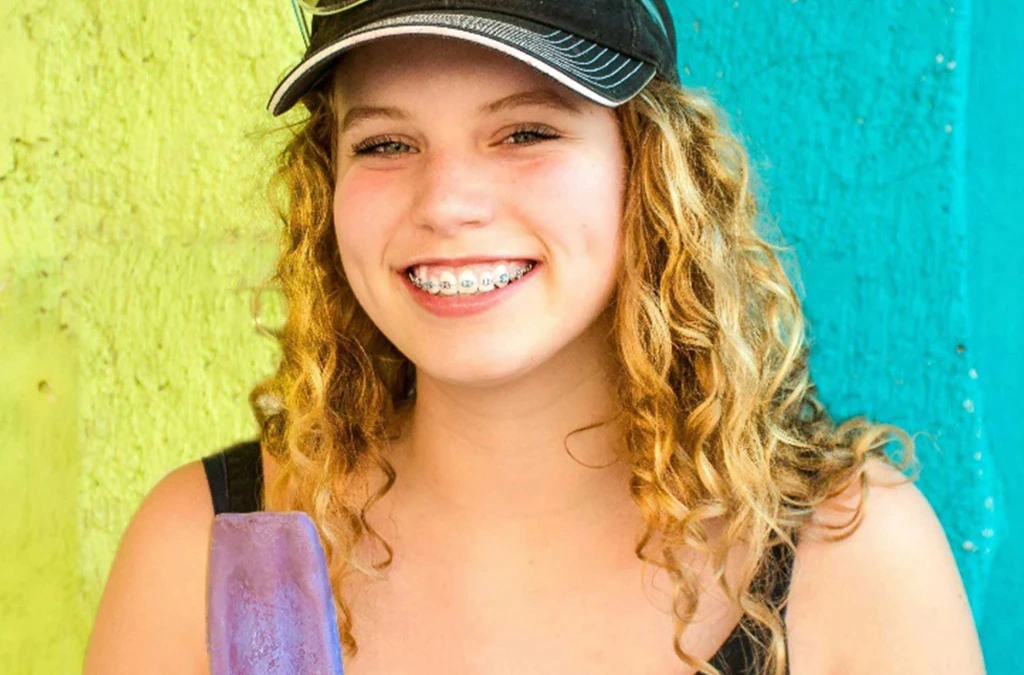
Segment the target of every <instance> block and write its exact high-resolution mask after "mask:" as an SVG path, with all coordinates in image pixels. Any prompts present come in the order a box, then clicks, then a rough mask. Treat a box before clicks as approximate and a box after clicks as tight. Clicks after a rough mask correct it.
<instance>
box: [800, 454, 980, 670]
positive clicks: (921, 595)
mask: <svg viewBox="0 0 1024 675" xmlns="http://www.w3.org/2000/svg"><path fill="white" fill-rule="evenodd" d="M867 477H868V483H869V488H868V492H867V496H866V499H865V500H864V503H863V518H862V520H861V523H860V525H859V526H858V527H857V529H856V530H854V531H853V533H852V534H851V535H850V536H849V537H847V538H845V539H842V540H839V541H828V540H827V538H826V536H824V535H825V533H824V530H822V529H819V528H811V529H808V530H807V531H806V532H805V533H804V534H803V535H801V539H800V544H799V546H798V549H797V555H796V561H795V566H794V571H793V580H792V586H791V594H790V606H789V609H788V610H787V627H788V632H789V639H790V651H791V655H792V659H793V672H794V674H795V675H799V673H802V672H834V673H844V674H850V675H855V674H857V673H880V672H898V673H908V674H914V673H922V674H923V673H928V674H929V675H934V674H940V673H957V674H958V675H959V674H966V673H971V674H980V673H984V666H983V664H982V657H981V648H980V645H979V642H978V636H977V631H976V628H975V625H974V620H973V618H972V615H971V610H970V606H969V605H968V603H967V594H966V592H965V590H964V586H963V581H962V580H961V577H960V573H959V571H958V569H957V566H956V562H955V560H954V558H953V552H952V549H951V548H950V546H949V543H948V541H947V539H946V535H945V533H944V531H943V529H942V525H941V523H940V522H939V520H938V518H937V517H936V515H935V511H934V510H933V509H932V507H931V505H930V504H929V503H928V500H927V499H926V498H925V496H924V495H923V494H922V493H921V491H920V490H919V489H918V488H917V487H916V486H915V485H914V484H913V483H911V482H909V481H908V479H907V478H906V477H905V476H904V475H903V474H901V473H900V472H899V471H897V470H896V469H894V468H892V467H890V466H889V465H887V464H885V463H884V462H882V461H880V460H871V461H870V462H869V465H868V468H867ZM860 501H861V491H860V487H859V485H852V486H850V488H848V489H847V490H846V491H845V492H843V493H842V494H840V495H837V496H836V497H835V498H833V499H831V500H829V502H827V503H825V504H823V505H822V506H821V507H820V508H819V510H818V511H817V516H818V519H819V520H820V521H821V522H822V523H831V524H834V525H841V524H843V523H846V522H848V521H849V518H850V514H851V513H852V510H853V509H855V508H856V507H857V505H858V503H859V502H860ZM801 654H806V655H808V656H807V657H806V660H807V662H808V663H807V664H801V663H800V657H801ZM811 662H813V663H814V666H813V667H811V666H810V664H811ZM802 665H807V666H808V668H805V667H802ZM809 668H810V669H809Z"/></svg>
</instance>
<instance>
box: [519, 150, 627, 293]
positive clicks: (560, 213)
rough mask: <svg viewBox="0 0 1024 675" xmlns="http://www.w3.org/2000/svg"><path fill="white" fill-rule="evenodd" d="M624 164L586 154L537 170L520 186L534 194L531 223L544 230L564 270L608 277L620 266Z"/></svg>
mask: <svg viewBox="0 0 1024 675" xmlns="http://www.w3.org/2000/svg"><path fill="white" fill-rule="evenodd" d="M621 162H622V160H621V159H620V158H619V157H618V156H616V155H610V156H604V155H602V156H599V157H595V156H592V155H581V156H580V157H579V158H577V159H575V160H574V161H571V162H557V163H552V164H551V165H550V166H548V167H545V168H541V169H539V170H536V171H533V172H531V173H530V174H529V178H528V179H526V178H524V179H523V182H522V183H521V184H520V186H519V190H518V191H519V194H520V195H522V194H529V195H531V198H530V199H529V200H525V201H524V202H523V204H524V208H529V209H531V211H532V213H531V214H530V215H529V217H528V220H527V221H526V222H532V223H536V224H537V226H538V227H542V228H543V229H544V232H543V234H542V238H543V239H544V240H545V243H546V244H547V245H548V247H549V248H550V249H552V250H551V251H550V253H551V255H552V256H553V258H554V259H555V260H556V261H557V262H560V263H561V264H562V265H563V266H567V267H572V268H577V267H580V268H582V267H586V268H587V270H589V271H588V272H587V273H588V274H593V273H601V274H608V273H609V270H613V269H614V267H615V265H617V263H618V257H619V238H620V231H621V227H622V217H623V208H624V196H625V177H624V173H623V168H622V164H621ZM527 182H528V185H526V183H527ZM524 187H525V189H524ZM559 259H560V260H559ZM595 267H598V268H601V269H600V270H598V269H595ZM605 268H608V269H605Z"/></svg>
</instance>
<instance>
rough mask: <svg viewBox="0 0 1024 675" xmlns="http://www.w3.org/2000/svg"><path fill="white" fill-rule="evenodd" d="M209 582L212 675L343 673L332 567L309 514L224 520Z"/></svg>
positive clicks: (217, 527)
mask: <svg viewBox="0 0 1024 675" xmlns="http://www.w3.org/2000/svg"><path fill="white" fill-rule="evenodd" d="M207 581H208V585H207V650H208V652H209V655H210V672H211V675H299V674H301V675H342V672H343V671H342V663H341V646H340V644H339V641H338V630H337V619H336V616H335V612H334V601H333V596H332V593H331V585H330V581H329V579H328V577H327V561H326V558H325V556H324V551H323V548H322V547H321V545H320V539H319V536H318V534H317V531H316V526H315V525H314V524H313V521H312V520H310V518H309V516H307V515H306V514H305V513H301V512H285V513H282V512H271V511H260V512H255V513H222V514H219V515H217V516H216V517H215V518H214V524H213V535H212V538H211V542H210V569H209V577H208V580H207Z"/></svg>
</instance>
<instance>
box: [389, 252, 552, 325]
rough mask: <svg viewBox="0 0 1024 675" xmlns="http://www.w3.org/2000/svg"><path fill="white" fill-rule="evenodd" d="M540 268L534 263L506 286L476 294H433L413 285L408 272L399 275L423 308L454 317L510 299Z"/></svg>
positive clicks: (487, 308)
mask: <svg viewBox="0 0 1024 675" xmlns="http://www.w3.org/2000/svg"><path fill="white" fill-rule="evenodd" d="M539 268H540V263H534V264H533V269H532V270H530V271H529V273H527V274H526V276H524V277H522V278H521V279H519V280H518V281H514V282H512V283H510V284H509V285H507V286H505V287H504V288H499V289H497V290H494V291H490V292H488V293H479V294H474V295H441V294H440V293H438V294H437V295H433V294H431V293H428V292H426V291H423V290H420V289H419V288H416V287H415V286H413V285H412V280H411V279H409V275H408V274H406V273H404V272H403V273H400V274H399V276H400V277H401V279H402V282H403V283H404V284H405V287H406V288H407V289H409V292H410V293H411V294H412V297H413V299H414V300H416V302H418V303H419V304H420V306H421V307H423V309H425V310H427V311H428V312H430V313H431V314H433V315H435V316H440V317H444V318H448V319H452V318H458V317H463V316H472V315H474V314H482V313H483V312H486V311H487V310H489V309H491V308H493V307H495V306H497V305H499V304H500V303H502V302H504V301H506V300H508V299H509V298H511V297H512V296H514V295H515V294H516V292H517V291H519V289H520V288H522V287H523V286H524V285H526V284H529V283H530V282H531V281H532V280H533V277H534V274H535V273H536V272H537V270H538V269H539Z"/></svg>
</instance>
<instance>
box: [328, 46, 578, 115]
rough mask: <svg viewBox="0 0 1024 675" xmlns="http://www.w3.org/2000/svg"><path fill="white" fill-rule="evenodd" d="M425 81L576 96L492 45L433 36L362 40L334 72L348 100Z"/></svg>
mask: <svg viewBox="0 0 1024 675" xmlns="http://www.w3.org/2000/svg"><path fill="white" fill-rule="evenodd" d="M427 84H438V85H445V86H446V87H453V88H455V89H456V90H459V89H461V90H467V89H469V90H480V93H481V94H485V93H486V94H489V93H493V92H494V91H499V90H505V89H509V90H510V89H522V88H525V87H542V86H545V87H551V88H558V89H560V90H564V95H565V96H567V97H569V96H571V97H576V96H578V95H577V94H576V93H575V92H572V91H571V90H569V89H568V88H566V87H564V86H562V85H561V84H559V83H557V82H555V81H554V80H552V79H551V78H549V77H547V76H546V75H544V74H543V73H540V72H539V71H537V70H536V69H534V68H532V67H530V66H528V65H526V64H525V63H523V62H521V61H519V60H517V59H514V58H512V57H511V56H508V55H506V54H502V53H501V52H499V51H497V50H495V49H490V48H488V47H484V46H481V45H478V44H475V43H472V42H469V41H467V40H458V39H454V38H446V37H441V36H436V35H402V36H395V37H389V38H382V39H379V40H375V41H373V42H370V43H368V44H365V45H360V46H358V47H356V48H354V49H353V50H351V51H350V52H347V53H346V54H345V55H344V56H343V57H342V58H341V59H340V61H339V64H338V66H337V68H336V70H335V77H334V88H335V92H336V93H337V94H339V95H341V97H342V99H343V100H348V101H351V100H356V99H362V98H368V97H371V96H375V95H391V94H399V95H401V94H405V95H408V94H410V93H415V89H416V87H417V86H419V87H425V85H427ZM483 90H490V91H483Z"/></svg>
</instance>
